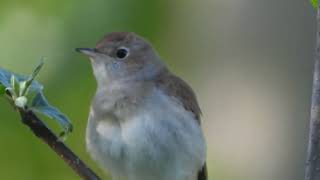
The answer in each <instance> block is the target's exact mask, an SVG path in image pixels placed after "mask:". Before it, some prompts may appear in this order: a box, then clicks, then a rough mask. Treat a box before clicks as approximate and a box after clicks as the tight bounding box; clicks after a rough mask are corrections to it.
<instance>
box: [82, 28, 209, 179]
mask: <svg viewBox="0 0 320 180" xmlns="http://www.w3.org/2000/svg"><path fill="white" fill-rule="evenodd" d="M77 51H78V52H81V53H83V54H85V55H87V56H89V58H90V60H91V63H92V66H93V72H94V75H95V77H96V80H97V91H96V95H95V97H94V98H93V101H92V106H91V111H90V115H89V121H88V126H87V135H86V144H87V149H88V151H89V153H90V154H91V156H92V158H93V159H94V160H96V161H97V162H98V163H99V164H100V165H101V167H102V168H104V169H105V170H108V171H109V172H110V173H111V174H112V177H113V179H114V180H207V170H206V164H205V160H206V143H205V139H204V136H203V132H202V129H201V124H200V115H201V110H200V108H199V105H198V102H197V99H196V96H195V94H194V92H193V91H192V89H191V88H190V87H189V86H188V85H187V83H186V82H184V81H183V80H181V79H180V78H179V77H177V76H175V75H174V74H172V73H171V72H170V71H169V70H168V68H167V67H166V65H165V64H164V63H163V61H162V60H161V58H160V56H159V55H158V54H157V52H156V51H155V50H154V49H153V48H152V46H151V45H150V44H149V43H148V42H147V41H146V40H144V39H143V38H141V37H139V36H137V35H136V34H134V33H128V32H114V33H110V34H108V35H106V36H105V37H104V38H103V39H102V40H100V41H99V42H98V43H97V45H96V47H95V48H77Z"/></svg>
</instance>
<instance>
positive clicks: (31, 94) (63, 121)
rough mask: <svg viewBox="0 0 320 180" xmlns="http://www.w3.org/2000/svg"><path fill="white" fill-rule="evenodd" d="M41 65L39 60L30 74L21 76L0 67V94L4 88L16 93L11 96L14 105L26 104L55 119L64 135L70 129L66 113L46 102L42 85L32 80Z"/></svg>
mask: <svg viewBox="0 0 320 180" xmlns="http://www.w3.org/2000/svg"><path fill="white" fill-rule="evenodd" d="M42 66H43V63H42V62H41V63H40V64H39V65H38V66H37V68H36V69H35V70H34V71H33V74H32V76H23V75H19V74H16V73H12V72H10V71H8V70H5V69H3V68H0V94H1V92H2V93H3V91H5V89H8V90H9V91H10V92H12V93H16V96H17V97H13V96H12V97H11V98H12V102H13V103H14V104H15V105H16V106H19V107H20V106H25V105H27V108H29V109H31V110H33V111H36V112H38V113H42V114H44V115H46V116H48V117H49V118H51V119H54V120H56V121H57V122H58V123H59V124H60V126H61V127H62V128H63V132H62V133H61V135H66V134H68V133H70V132H71V131H72V124H71V122H70V121H69V119H68V118H67V116H66V115H64V114H63V113H61V112H60V111H59V110H58V109H57V108H55V107H53V106H51V105H50V104H49V103H48V101H47V100H46V98H45V96H44V94H43V91H42V89H43V86H42V85H41V84H40V83H38V82H37V81H35V80H34V78H35V76H36V75H37V74H38V73H39V71H40V68H41V67H42ZM1 87H2V90H1ZM3 88H4V90H3ZM25 98H26V99H25ZM16 100H17V101H16Z"/></svg>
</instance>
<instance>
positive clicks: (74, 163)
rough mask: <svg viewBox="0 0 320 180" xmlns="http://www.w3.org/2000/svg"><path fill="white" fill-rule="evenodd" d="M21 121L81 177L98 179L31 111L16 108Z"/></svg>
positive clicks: (91, 179)
mask: <svg viewBox="0 0 320 180" xmlns="http://www.w3.org/2000/svg"><path fill="white" fill-rule="evenodd" d="M18 111H19V113H20V115H21V119H22V122H23V123H24V124H25V125H27V126H28V127H29V128H30V129H31V130H32V132H33V133H34V135H36V136H37V137H38V138H40V139H41V140H42V141H43V142H45V143H46V144H48V145H49V146H50V148H51V149H52V150H54V151H55V152H56V153H57V154H58V155H59V157H60V158H62V159H63V160H64V161H65V162H66V163H67V164H68V165H69V166H70V167H71V168H72V169H73V170H74V171H75V172H76V173H77V174H78V175H79V176H80V177H81V178H82V179H85V180H99V179H100V178H99V177H98V176H97V175H96V174H95V173H94V172H93V171H92V170H91V169H90V168H88V167H87V165H86V164H85V163H84V162H83V161H82V160H81V159H80V158H79V157H78V156H76V155H75V154H74V153H73V152H72V151H71V150H70V149H69V148H68V147H67V146H66V145H65V144H64V143H62V142H61V141H59V139H58V137H57V136H56V135H55V134H54V133H53V132H52V131H51V130H50V129H49V128H48V127H47V126H46V125H45V124H44V123H43V122H42V121H41V120H40V119H39V118H38V117H37V116H36V115H35V114H34V112H32V111H26V110H23V109H18Z"/></svg>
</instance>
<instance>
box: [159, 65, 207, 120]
mask: <svg viewBox="0 0 320 180" xmlns="http://www.w3.org/2000/svg"><path fill="white" fill-rule="evenodd" d="M156 83H157V86H158V87H159V88H160V89H162V90H163V91H164V92H165V93H167V94H168V95H169V96H173V97H175V98H177V99H178V101H180V102H181V104H182V105H183V106H184V108H185V109H186V110H188V111H191V112H192V113H193V114H194V115H195V118H196V120H197V121H198V122H199V124H200V116H201V110H200V107H199V104H198V101H197V98H196V96H195V94H194V92H193V90H192V89H191V87H190V86H189V85H188V84H187V83H186V82H184V81H183V80H182V79H180V78H179V77H177V76H175V75H173V74H171V73H170V72H168V71H167V70H165V71H164V72H162V73H161V74H159V76H158V77H157V80H156Z"/></svg>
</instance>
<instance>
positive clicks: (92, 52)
mask: <svg viewBox="0 0 320 180" xmlns="http://www.w3.org/2000/svg"><path fill="white" fill-rule="evenodd" d="M75 50H76V51H77V52H79V53H82V54H85V55H87V56H89V57H95V56H97V55H98V54H100V53H99V52H98V50H97V49H96V48H76V49H75Z"/></svg>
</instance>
